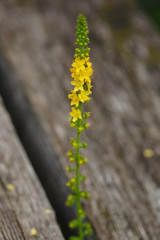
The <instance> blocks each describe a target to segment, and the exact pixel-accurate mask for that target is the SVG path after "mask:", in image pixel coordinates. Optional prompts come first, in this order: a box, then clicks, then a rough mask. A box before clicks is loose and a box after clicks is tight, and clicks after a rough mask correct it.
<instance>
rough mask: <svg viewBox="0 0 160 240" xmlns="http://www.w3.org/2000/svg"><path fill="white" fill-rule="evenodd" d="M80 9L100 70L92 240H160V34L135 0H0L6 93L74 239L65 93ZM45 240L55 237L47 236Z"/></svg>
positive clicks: (91, 143) (93, 130)
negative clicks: (68, 184) (147, 151)
mask: <svg viewBox="0 0 160 240" xmlns="http://www.w3.org/2000/svg"><path fill="white" fill-rule="evenodd" d="M79 12H82V13H84V14H85V15H86V16H87V19H88V24H89V29H90V41H91V44H90V47H91V60H92V62H93V67H94V77H93V86H94V88H93V95H92V101H91V102H90V103H89V104H88V105H86V106H85V109H86V110H87V111H90V112H91V117H90V124H91V127H90V128H89V129H88V130H87V131H86V132H85V133H84V134H83V136H82V138H83V140H85V141H86V142H87V143H88V148H87V150H85V153H84V154H85V156H86V157H87V158H88V159H89V161H88V164H87V165H85V166H84V168H83V173H84V174H86V175H87V181H86V184H85V185H84V186H83V187H84V189H85V190H87V191H89V192H90V194H91V199H90V200H89V201H84V202H83V204H84V207H85V209H86V211H87V215H88V218H89V220H90V221H91V223H92V225H93V228H94V229H95V234H94V236H93V237H92V238H91V239H101V240H112V239H113V240H142V239H143V240H158V239H159V238H160V175H159V169H160V36H159V34H158V33H157V32H156V29H155V28H154V26H153V25H151V23H150V22H149V20H148V19H147V17H146V16H145V15H144V14H143V13H142V11H141V10H140V8H139V6H138V5H137V4H136V2H135V1H134V0H120V1H116V0H112V1H110V0H108V1H107V0H106V1H102V0H99V1H97V0H90V1H86V0H81V1H80V0H77V1H71V0H69V1H62V0H54V1H51V0H46V1H45V2H44V1H42V0H12V1H11V0H10V1H9V0H8V1H4V0H3V1H2V0H1V1H0V29H1V35H0V49H1V61H0V91H1V95H2V97H3V100H4V103H5V106H6V108H7V109H8V111H9V112H10V115H11V118H12V122H13V123H14V125H15V128H16V130H17V132H18V135H19V138H20V140H21V142H22V143H23V145H24V148H25V149H26V151H27V154H28V156H29V158H30V160H31V162H32V165H33V166H34V168H35V171H36V172H37V174H38V176H39V178H40V180H41V183H42V185H43V187H44V188H45V191H46V193H47V196H48V198H49V199H50V201H51V203H52V205H53V207H54V209H55V212H56V214H57V219H58V221H59V224H60V225H61V229H62V232H63V234H64V235H65V238H66V239H67V236H68V235H69V234H70V231H69V230H68V229H67V227H66V226H67V221H69V220H70V219H72V218H73V216H74V214H75V213H74V209H71V211H70V209H69V210H68V209H66V208H65V207H64V202H65V198H66V196H67V194H68V190H67V189H66V187H65V181H66V179H67V178H68V177H69V175H67V176H66V175H65V174H66V173H65V171H64V170H65V167H66V166H67V164H68V162H67V158H66V155H65V154H66V151H67V150H68V149H69V148H70V146H69V138H70V137H71V136H72V135H73V134H74V133H73V131H72V130H71V129H70V126H69V123H68V116H69V115H68V113H69V111H70V102H69V100H68V99H67V94H68V93H69V91H70V88H71V86H70V81H71V77H70V72H69V68H70V65H71V62H72V60H73V54H74V41H75V36H74V34H75V25H76V18H77V14H78V13H79ZM3 111H5V110H3ZM2 124H4V127H5V121H3V122H2ZM1 128H2V129H3V126H2V125H1ZM4 129H5V128H4ZM1 131H2V130H1ZM3 131H4V130H3ZM8 144H11V143H10V142H8ZM3 148H4V146H2V147H1V149H0V152H1V151H4V149H3ZM145 149H151V150H152V151H153V154H152V155H153V156H152V157H150V158H148V157H147V156H145V154H144V150H145ZM15 158H16V156H15ZM15 164H17V165H20V164H21V163H20V162H19V163H18V162H15ZM17 169H18V166H17ZM57 169H58V170H57ZM0 171H1V175H2V177H3V175H4V174H5V173H4V171H3V168H2V169H1V168H0ZM14 171H15V169H14V168H13V169H12V168H11V169H10V171H9V172H8V174H12V172H14ZM22 178H23V176H22ZM16 181H19V180H16ZM23 181H24V180H23ZM23 181H22V182H23ZM34 181H37V180H34ZM27 184H28V186H30V185H31V184H30V183H29V182H28V183H27ZM36 184H38V183H36ZM38 186H39V185H38ZM36 188H37V185H35V189H36ZM22 189H23V186H22ZM32 193H33V191H32V190H31V192H30V196H32V197H35V196H34V195H32ZM36 197H37V198H38V195H36ZM36 197H35V201H38V199H37V198H36ZM39 198H40V197H39ZM36 199H37V200H36ZM26 201H27V199H26ZM44 201H45V200H44ZM46 201H47V200H46ZM17 208H18V207H17ZM18 209H19V208H18ZM18 209H17V211H19V210H18ZM23 217H24V220H23V221H26V223H25V224H26V226H28V224H29V223H28V222H27V220H28V219H29V218H28V217H27V215H26V214H25V212H24V214H23ZM1 218H3V216H2V217H0V219H1ZM53 222H54V221H53V220H52V221H51V222H50V224H52V223H53ZM52 227H53V226H52ZM26 228H27V227H26ZM46 231H47V230H46ZM48 231H49V230H48ZM53 231H58V230H53ZM43 234H44V233H43V229H42V235H43ZM0 236H1V235H0ZM2 236H3V235H2ZM57 236H58V235H57ZM2 239H7V240H8V239H10V238H3V237H2ZM11 239H12V238H11ZM20 239H21V238H20ZM22 239H23V238H22ZM38 239H40V238H38ZM42 239H43V238H42ZM45 239H55V238H54V237H53V236H52V235H50V233H49V232H48V236H47V237H45ZM57 239H61V237H60V236H59V238H57Z"/></svg>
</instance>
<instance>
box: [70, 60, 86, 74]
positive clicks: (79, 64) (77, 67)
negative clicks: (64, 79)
mask: <svg viewBox="0 0 160 240" xmlns="http://www.w3.org/2000/svg"><path fill="white" fill-rule="evenodd" d="M84 64H85V60H84V59H80V58H79V57H78V58H76V59H75V60H74V61H73V63H72V67H73V70H72V71H73V72H74V71H75V72H76V73H79V72H80V71H81V70H84V69H85V66H84Z"/></svg>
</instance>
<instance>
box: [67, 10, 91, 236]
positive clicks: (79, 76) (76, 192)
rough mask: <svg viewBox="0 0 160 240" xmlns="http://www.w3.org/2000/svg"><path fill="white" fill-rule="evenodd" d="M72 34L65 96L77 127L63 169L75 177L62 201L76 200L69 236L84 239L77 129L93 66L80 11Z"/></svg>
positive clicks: (86, 225) (81, 159)
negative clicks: (73, 232)
mask: <svg viewBox="0 0 160 240" xmlns="http://www.w3.org/2000/svg"><path fill="white" fill-rule="evenodd" d="M76 35H77V39H76V42H75V45H76V49H75V55H74V60H73V63H72V67H71V69H70V71H71V77H72V78H73V81H71V85H72V86H73V89H72V90H71V93H70V94H69V95H68V98H69V99H70V100H71V109H72V111H71V112H70V116H71V118H70V126H71V127H72V128H74V129H76V130H77V138H76V139H73V138H72V139H71V140H70V144H71V146H72V147H73V151H71V150H70V151H68V152H67V156H68V157H69V161H70V162H71V164H75V167H74V168H72V167H71V166H68V167H67V168H66V171H67V172H74V173H75V177H72V178H71V179H70V180H69V181H68V182H67V184H66V185H67V186H68V187H69V188H70V189H71V191H72V194H71V195H69V197H68V199H67V201H66V205H67V206H72V205H73V204H76V208H77V219H75V220H73V221H71V222H70V223H69V227H70V228H78V233H79V235H78V237H71V238H70V240H73V239H74V240H76V239H77V240H84V237H85V236H86V235H91V234H92V229H91V225H90V224H89V223H88V222H86V223H85V220H84V219H85V216H86V213H85V211H84V210H83V209H82V206H81V198H84V199H88V198H89V196H90V195H89V193H87V192H86V191H83V190H81V188H80V183H81V182H84V181H85V180H86V176H84V175H80V167H81V165H83V164H86V163H87V158H85V157H83V156H81V155H80V149H82V148H86V147H87V144H86V143H85V142H82V143H80V133H81V132H83V131H84V130H85V129H87V128H88V127H89V123H87V122H85V121H86V119H88V117H89V116H90V113H89V112H83V111H82V105H83V103H88V102H89V101H90V100H91V98H90V95H91V93H92V91H91V89H92V85H91V77H92V74H93V68H92V63H91V61H90V58H89V52H90V48H88V43H89V38H88V26H87V21H86V18H85V16H84V15H83V14H79V16H78V21H77V32H76Z"/></svg>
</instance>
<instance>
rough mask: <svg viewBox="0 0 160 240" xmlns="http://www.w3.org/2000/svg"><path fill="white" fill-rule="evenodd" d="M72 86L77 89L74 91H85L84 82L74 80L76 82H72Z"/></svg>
mask: <svg viewBox="0 0 160 240" xmlns="http://www.w3.org/2000/svg"><path fill="white" fill-rule="evenodd" d="M71 84H72V85H73V86H75V87H74V91H79V90H82V89H83V84H84V82H82V81H79V80H74V81H72V82H71Z"/></svg>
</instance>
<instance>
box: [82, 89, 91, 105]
mask: <svg viewBox="0 0 160 240" xmlns="http://www.w3.org/2000/svg"><path fill="white" fill-rule="evenodd" d="M87 95H88V91H85V90H81V92H80V93H79V100H80V101H81V102H83V103H84V102H86V101H89V100H90V98H89V97H88V96H87Z"/></svg>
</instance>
